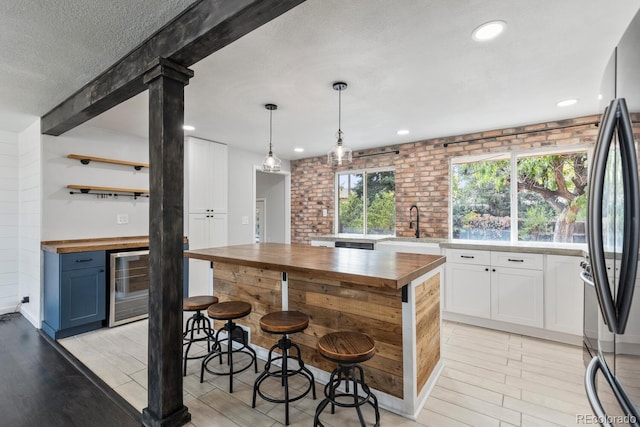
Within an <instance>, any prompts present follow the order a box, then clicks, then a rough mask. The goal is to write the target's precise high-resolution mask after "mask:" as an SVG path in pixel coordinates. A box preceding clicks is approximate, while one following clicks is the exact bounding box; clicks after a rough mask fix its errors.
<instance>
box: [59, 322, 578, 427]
mask: <svg viewBox="0 0 640 427" xmlns="http://www.w3.org/2000/svg"><path fill="white" fill-rule="evenodd" d="M294 339H295V336H294ZM60 343H61V344H62V345H63V346H64V347H65V348H67V350H69V351H70V352H71V353H72V354H73V355H74V356H75V357H77V358H78V359H79V360H80V361H81V362H82V363H84V364H85V365H86V366H87V367H89V368H90V369H91V370H92V371H93V372H95V373H96V374H97V375H98V376H99V377H100V378H102V379H103V380H104V381H105V382H106V383H107V384H108V385H109V386H111V387H112V388H113V389H114V390H115V391H116V392H118V393H119V394H120V395H122V396H123V397H124V398H125V399H126V400H128V401H129V402H130V403H131V404H132V405H133V406H134V407H136V408H137V409H139V410H140V411H141V410H142V409H143V408H144V407H146V406H147V405H146V399H147V392H146V388H147V370H146V363H147V321H139V322H135V323H130V324H127V325H123V326H119V327H117V328H112V329H107V328H105V329H100V330H98V331H93V332H89V333H86V334H82V335H77V336H75V337H71V338H66V339H63V340H61V341H60ZM442 359H443V362H444V370H443V372H442V375H441V376H440V378H439V379H438V382H437V384H436V386H435V387H434V390H433V392H432V394H431V396H430V397H429V399H428V401H427V403H426V405H425V407H424V409H423V410H422V412H421V413H420V415H419V417H418V420H416V421H412V420H409V419H406V418H402V417H399V416H397V415H395V414H393V413H391V412H388V411H385V410H381V425H382V426H394V427H409V426H429V427H448V426H452V427H457V426H473V427H483V426H495V427H507V426H522V427H529V426H530V427H538V426H540V427H546V426H574V425H578V423H577V420H576V415H578V414H590V413H591V408H590V407H589V404H588V402H587V399H586V396H585V394H584V386H583V380H582V378H583V373H584V365H583V362H582V349H581V348H580V347H576V346H570V345H564V344H558V343H554V342H549V341H544V340H539V339H535V338H530V337H526V336H521V335H517V334H510V333H506V332H500V331H494V330H489V329H484V328H479V327H475V326H470V325H464V324H459V323H453V322H445V323H444V325H443V331H442ZM258 367H259V369H261V368H262V367H263V364H262V363H259V365H258ZM255 377H256V374H255V373H253V370H251V371H245V372H243V373H241V374H239V375H236V376H235V379H234V393H233V394H229V393H227V389H228V377H224V376H213V375H205V381H204V383H202V384H200V381H199V361H192V362H190V364H189V367H188V371H187V376H186V377H185V379H184V396H185V398H184V400H185V405H186V406H188V407H189V412H190V413H191V416H192V422H191V426H195V427H208V426H216V427H217V426H221V427H227V426H228V427H238V426H246V427H271V426H282V425H284V405H281V404H280V405H279V404H274V403H269V402H266V401H264V400H261V399H260V398H259V399H258V404H257V405H256V409H252V408H251V396H252V387H253V381H254V379H255ZM317 391H318V398H319V399H320V398H321V396H322V386H321V385H320V384H318V385H317ZM318 402H319V400H317V401H314V400H312V399H311V397H310V395H309V396H307V397H305V398H304V399H302V400H300V401H297V402H294V403H293V404H292V408H291V412H290V417H291V424H290V425H292V426H312V425H313V415H314V412H315V408H316V405H317V403H318ZM365 418H367V419H368V420H369V421H371V422H372V421H373V411H367V410H365ZM321 419H322V420H323V422H324V423H325V424H326V425H327V426H340V427H348V426H357V425H359V424H358V421H357V417H356V416H355V411H353V410H350V409H346V408H344V409H341V408H337V409H336V414H335V415H330V412H329V411H325V415H324V416H323V417H322V418H321Z"/></svg>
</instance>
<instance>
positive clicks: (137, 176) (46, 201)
mask: <svg viewBox="0 0 640 427" xmlns="http://www.w3.org/2000/svg"><path fill="white" fill-rule="evenodd" d="M72 153H73V154H86V155H90V156H96V157H105V158H110V159H118V160H128V161H135V162H144V163H148V159H149V152H148V142H147V140H146V139H142V138H138V137H135V136H131V135H126V134H122V133H118V132H115V131H111V130H105V129H100V128H95V127H91V126H87V125H82V126H79V127H77V128H75V129H73V130H71V131H69V132H67V133H66V134H64V135H63V136H58V137H53V136H48V135H43V136H42V175H43V186H42V198H43V199H42V240H43V241H47V240H67V239H83V238H95V237H116V236H117V237H119V236H146V235H148V234H149V199H148V198H138V199H137V200H134V199H133V198H131V197H118V198H117V199H115V198H113V197H109V198H106V199H99V198H96V196H95V195H86V194H82V195H71V194H69V191H70V190H69V189H67V188H66V186H67V185H69V184H78V185H95V186H101V187H118V188H136V189H138V188H139V189H148V188H149V169H146V168H145V169H142V170H140V171H136V170H135V169H134V168H133V167H128V166H122V165H114V164H107V163H98V162H91V163H90V164H88V165H83V164H81V163H80V161H79V160H72V159H68V158H67V157H66V156H67V155H68V154H72ZM121 213H122V214H127V215H129V224H126V225H118V224H117V223H116V216H117V214H121Z"/></svg>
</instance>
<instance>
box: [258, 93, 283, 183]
mask: <svg viewBox="0 0 640 427" xmlns="http://www.w3.org/2000/svg"><path fill="white" fill-rule="evenodd" d="M264 108H266V109H267V110H269V154H267V157H265V158H264V160H263V161H262V170H263V171H264V172H278V171H279V170H280V166H281V165H282V160H280V159H279V158H278V157H277V156H275V155H274V154H273V145H272V144H271V136H272V130H273V110H277V109H278V106H277V105H276V104H267V105H265V106H264Z"/></svg>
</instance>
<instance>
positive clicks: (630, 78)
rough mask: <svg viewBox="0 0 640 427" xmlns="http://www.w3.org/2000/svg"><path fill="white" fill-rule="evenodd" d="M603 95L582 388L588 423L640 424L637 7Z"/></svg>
mask: <svg viewBox="0 0 640 427" xmlns="http://www.w3.org/2000/svg"><path fill="white" fill-rule="evenodd" d="M601 95H602V103H603V106H604V108H603V110H604V112H603V114H602V118H601V120H600V125H599V131H598V138H597V141H596V145H595V148H594V154H593V158H592V162H591V171H590V176H589V202H588V214H587V227H588V233H587V242H588V249H589V256H588V260H587V261H586V262H584V263H583V267H584V271H583V273H582V277H583V280H584V310H585V311H584V344H585V365H586V372H585V389H586V393H587V397H588V398H589V403H590V404H591V407H592V409H593V417H591V415H589V416H590V418H589V419H585V423H587V422H591V423H595V421H597V422H598V423H600V424H601V425H603V426H623V425H624V426H626V425H632V426H640V415H639V408H638V405H640V290H638V287H639V286H640V284H639V283H637V282H636V278H637V277H638V275H637V268H638V249H639V243H640V186H639V183H638V161H637V157H638V156H637V149H638V144H637V143H636V139H638V135H640V12H639V13H638V14H637V15H636V16H635V17H634V19H633V20H632V22H631V24H630V26H629V28H628V29H627V30H626V31H625V33H624V35H623V37H622V39H621V40H620V43H619V44H618V46H617V47H616V49H615V51H614V53H613V55H612V57H611V60H610V61H609V64H608V66H607V68H606V71H605V75H604V79H603V82H602V87H601ZM634 130H635V132H634ZM634 133H635V134H636V136H635V137H634Z"/></svg>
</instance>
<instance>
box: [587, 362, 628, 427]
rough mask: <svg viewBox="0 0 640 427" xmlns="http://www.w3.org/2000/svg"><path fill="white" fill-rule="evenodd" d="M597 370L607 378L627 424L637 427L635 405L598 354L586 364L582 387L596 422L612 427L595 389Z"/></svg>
mask: <svg viewBox="0 0 640 427" xmlns="http://www.w3.org/2000/svg"><path fill="white" fill-rule="evenodd" d="M598 370H601V371H602V375H603V376H604V378H605V379H606V380H607V383H608V384H609V387H610V388H611V390H612V391H613V394H614V396H615V398H616V400H617V401H618V404H619V405H620V408H621V409H622V410H623V412H624V414H625V417H626V418H627V419H628V420H627V421H628V425H631V426H634V427H639V424H638V421H639V418H638V411H637V410H636V409H635V406H633V403H631V399H630V398H629V396H628V395H627V393H626V392H625V390H624V389H623V388H622V386H621V385H620V383H619V382H618V381H617V380H616V378H615V377H614V376H613V375H612V374H611V371H610V370H609V368H608V367H607V366H606V364H605V363H603V362H602V360H601V359H600V358H599V357H598V356H596V357H594V358H593V359H591V362H589V365H587V369H586V371H585V375H584V388H585V391H586V394H587V399H589V404H590V405H591V409H593V413H594V415H595V416H596V417H597V418H598V422H599V423H600V425H602V426H604V427H612V426H611V423H610V420H611V419H612V417H609V416H607V413H606V412H605V410H604V408H603V406H602V402H600V398H599V397H598V391H597V390H596V375H597V373H598ZM625 422H626V421H625ZM616 425H618V424H616ZM625 425H627V424H625Z"/></svg>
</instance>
